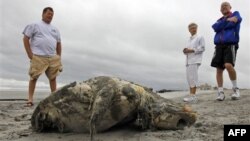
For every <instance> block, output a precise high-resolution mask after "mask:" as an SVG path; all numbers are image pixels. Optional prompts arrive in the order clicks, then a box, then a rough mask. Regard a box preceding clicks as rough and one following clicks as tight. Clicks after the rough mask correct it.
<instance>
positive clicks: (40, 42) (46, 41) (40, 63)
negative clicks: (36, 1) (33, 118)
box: [23, 7, 62, 106]
mask: <svg viewBox="0 0 250 141" xmlns="http://www.w3.org/2000/svg"><path fill="white" fill-rule="evenodd" d="M53 15H54V11H53V9H52V8H51V7H46V8H44V9H43V13H42V20H41V21H39V22H36V23H32V24H29V25H27V26H26V27H25V29H24V31H23V35H24V37H23V43H24V47H25V50H26V53H27V55H28V57H29V59H30V62H31V63H30V69H29V75H30V81H29V97H28V101H27V105H26V106H33V95H34V91H35V87H36V82H37V79H38V78H39V76H40V75H41V74H42V73H44V72H45V74H46V75H47V77H48V79H49V83H50V89H51V92H54V91H55V90H56V76H57V75H58V74H59V72H61V71H62V64H61V50H62V47H61V38H60V33H59V31H58V30H57V29H56V28H55V27H54V26H52V25H51V24H50V23H51V21H52V19H53Z"/></svg>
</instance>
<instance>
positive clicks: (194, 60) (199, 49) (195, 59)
mask: <svg viewBox="0 0 250 141" xmlns="http://www.w3.org/2000/svg"><path fill="white" fill-rule="evenodd" d="M197 28H198V25H197V24H196V23H190V24H189V25H188V30H189V32H190V34H191V37H190V39H189V41H188V45H187V47H186V48H184V49H183V53H184V54H185V55H186V56H187V57H186V74H187V81H188V84H189V88H190V94H189V95H188V96H187V97H185V98H184V99H183V100H184V101H185V102H193V103H196V102H197V97H196V95H195V94H196V87H197V85H198V68H199V66H200V65H201V62H202V54H203V52H204V51H205V40H204V38H203V37H202V36H198V35H197Z"/></svg>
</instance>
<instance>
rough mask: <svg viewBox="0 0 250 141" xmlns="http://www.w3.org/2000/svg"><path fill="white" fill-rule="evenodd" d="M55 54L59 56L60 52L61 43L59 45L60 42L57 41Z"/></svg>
mask: <svg viewBox="0 0 250 141" xmlns="http://www.w3.org/2000/svg"><path fill="white" fill-rule="evenodd" d="M56 54H57V55H59V56H61V54H62V45H61V42H57V44H56Z"/></svg>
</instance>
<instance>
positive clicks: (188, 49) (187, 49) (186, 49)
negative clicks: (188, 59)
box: [183, 48, 194, 54]
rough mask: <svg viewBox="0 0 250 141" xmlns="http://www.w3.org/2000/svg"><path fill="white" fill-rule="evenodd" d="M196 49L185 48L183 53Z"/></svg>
mask: <svg viewBox="0 0 250 141" xmlns="http://www.w3.org/2000/svg"><path fill="white" fill-rule="evenodd" d="M193 52H194V50H193V49H190V48H184V49H183V53H184V54H186V53H193Z"/></svg>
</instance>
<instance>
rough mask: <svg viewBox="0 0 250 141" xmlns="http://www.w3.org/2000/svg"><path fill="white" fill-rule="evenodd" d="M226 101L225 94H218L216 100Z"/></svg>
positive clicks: (221, 92)
mask: <svg viewBox="0 0 250 141" xmlns="http://www.w3.org/2000/svg"><path fill="white" fill-rule="evenodd" d="M224 99H225V94H224V92H223V91H220V92H218V97H217V98H216V100H218V101H223V100H224Z"/></svg>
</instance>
